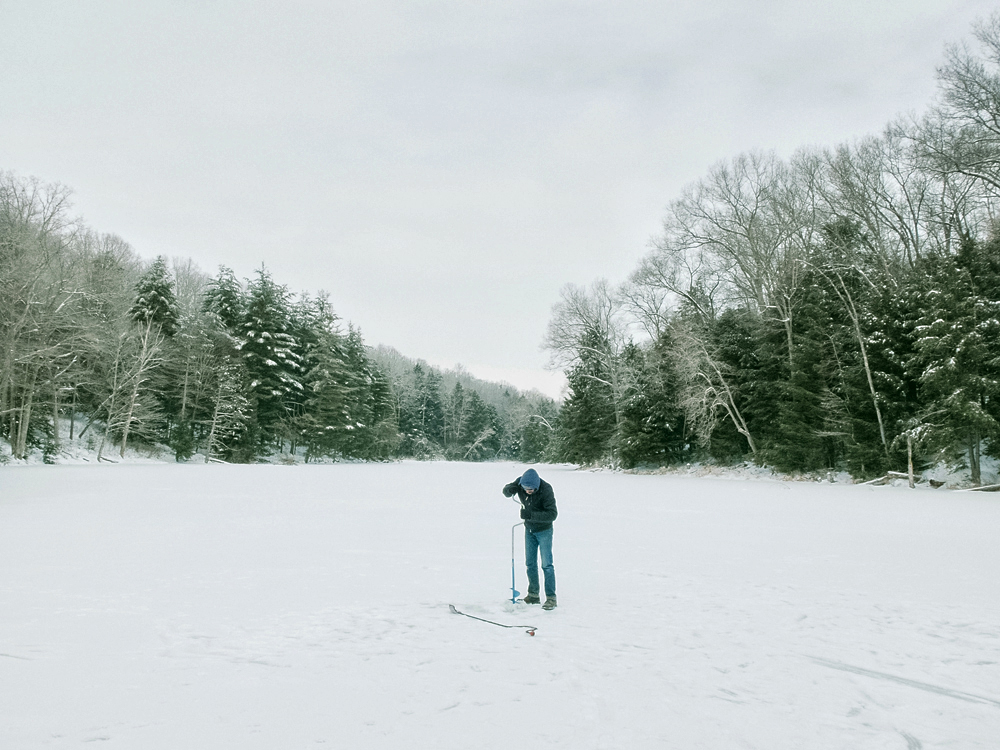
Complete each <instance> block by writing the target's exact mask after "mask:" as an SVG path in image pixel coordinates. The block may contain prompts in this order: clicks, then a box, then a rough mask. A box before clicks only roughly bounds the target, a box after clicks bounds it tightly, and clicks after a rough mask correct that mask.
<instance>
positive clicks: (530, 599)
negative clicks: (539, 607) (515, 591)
mask: <svg viewBox="0 0 1000 750" xmlns="http://www.w3.org/2000/svg"><path fill="white" fill-rule="evenodd" d="M540 601H542V600H541V599H539V598H538V594H532V593H531V592H530V591H529V592H528V593H527V594H526V595H525V597H524V603H525V604H538V603H539V602H540Z"/></svg>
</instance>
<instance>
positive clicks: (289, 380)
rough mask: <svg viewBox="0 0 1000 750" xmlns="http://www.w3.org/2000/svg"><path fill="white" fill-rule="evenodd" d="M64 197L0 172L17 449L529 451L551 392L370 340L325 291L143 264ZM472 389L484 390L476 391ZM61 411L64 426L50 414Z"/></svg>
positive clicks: (187, 453)
mask: <svg viewBox="0 0 1000 750" xmlns="http://www.w3.org/2000/svg"><path fill="white" fill-rule="evenodd" d="M68 210H69V201H68V191H67V190H66V189H65V188H63V187H61V186H58V185H46V184H42V183H41V182H39V181H37V180H32V179H20V178H18V177H16V176H14V175H11V174H0V356H2V360H0V437H2V438H3V439H4V440H6V441H7V442H8V443H9V445H10V449H11V453H12V455H13V456H14V457H15V458H25V457H26V456H27V455H28V454H29V453H30V452H31V451H33V450H41V451H42V453H43V455H44V457H45V459H46V460H47V461H54V460H55V458H56V457H57V456H58V454H59V452H60V450H61V449H62V448H61V443H62V441H63V440H65V439H67V438H68V439H70V440H73V439H77V440H79V439H80V438H83V437H84V436H88V437H87V438H86V439H87V440H88V441H90V443H91V444H92V445H93V446H94V448H95V449H96V450H97V452H98V456H99V458H106V457H107V456H108V455H109V454H110V453H111V452H112V451H114V452H117V453H118V454H119V455H120V456H124V455H125V451H126V448H127V447H128V446H129V445H131V444H135V443H136V442H139V443H144V444H147V445H151V444H159V445H166V446H169V447H170V448H171V449H172V450H173V452H174V453H175V455H176V457H177V458H178V460H184V459H187V458H189V457H191V456H192V455H194V454H195V453H196V452H199V453H201V454H202V455H204V456H205V457H206V458H208V459H218V460H224V461H233V462H250V461H256V460H259V459H261V458H265V457H268V456H273V455H275V454H293V455H298V456H301V457H303V458H304V459H305V460H307V461H312V460H318V459H322V458H334V459H342V458H354V459H368V460H383V459H389V458H395V457H406V456H413V457H419V458H432V457H446V458H452V459H460V460H484V459H491V458H497V457H505V458H523V459H524V460H537V459H538V457H540V456H541V455H542V453H543V452H544V451H545V449H546V448H547V445H548V436H549V432H550V430H549V429H548V428H547V427H546V426H545V425H547V424H549V423H550V420H551V419H552V418H553V416H554V412H555V411H556V406H555V404H554V403H553V402H552V401H551V400H549V399H546V398H544V397H542V396H540V395H537V394H529V395H525V394H522V393H520V392H518V391H517V390H516V389H514V388H511V387H505V386H497V385H494V384H487V383H484V382H483V381H478V380H476V379H474V378H471V377H468V376H465V377H464V378H462V379H461V380H456V381H455V382H454V384H453V385H452V387H451V388H450V390H445V389H444V388H443V387H442V384H443V383H444V382H445V381H446V379H448V378H449V377H452V376H450V375H449V374H447V373H446V374H442V373H440V372H439V371H438V370H436V369H434V368H431V367H428V366H426V365H424V364H421V363H418V362H412V361H409V360H405V358H402V357H400V356H399V355H398V354H396V355H394V356H389V354H388V353H387V352H384V351H383V352H381V353H377V352H374V353H373V352H372V351H371V350H370V349H369V348H368V347H366V346H365V344H364V342H363V340H362V337H361V334H360V332H359V331H357V330H356V329H354V328H353V327H351V326H347V327H346V329H345V328H344V326H343V325H342V324H341V321H340V320H339V319H338V317H337V315H336V314H335V313H334V311H333V308H332V306H331V303H330V301H329V299H328V297H327V296H326V295H324V294H320V295H317V296H311V295H308V294H301V295H297V296H296V295H293V294H291V293H290V292H289V290H288V289H287V287H285V286H283V285H281V284H279V283H277V282H276V281H275V280H274V279H273V278H272V277H271V274H270V273H269V272H268V271H267V270H266V269H265V268H264V267H261V268H260V269H259V270H258V271H257V272H256V273H255V274H254V276H253V278H251V279H248V280H243V281H240V280H239V279H237V278H236V277H235V275H234V274H233V272H232V271H231V270H230V269H227V268H221V269H220V270H219V273H218V274H217V275H216V276H214V277H209V276H207V275H205V274H203V273H201V272H200V271H199V270H198V269H197V268H196V267H195V266H194V265H193V264H192V263H190V262H182V263H176V262H175V263H174V264H173V265H172V267H171V265H170V264H168V263H167V261H166V259H165V258H162V257H161V258H157V259H155V260H154V261H152V262H151V263H144V262H143V261H142V260H141V259H140V258H139V257H138V255H137V254H136V253H135V252H134V250H133V249H132V248H131V247H130V246H129V245H128V244H127V243H126V242H124V241H123V240H122V239H121V238H119V237H116V236H114V235H108V234H99V233H96V232H94V231H92V230H89V229H87V228H86V227H85V226H82V225H80V224H79V223H78V222H75V221H72V220H71V219H70V218H69V214H68ZM483 394H485V395H486V398H484V397H483ZM67 422H68V424H66V423H67Z"/></svg>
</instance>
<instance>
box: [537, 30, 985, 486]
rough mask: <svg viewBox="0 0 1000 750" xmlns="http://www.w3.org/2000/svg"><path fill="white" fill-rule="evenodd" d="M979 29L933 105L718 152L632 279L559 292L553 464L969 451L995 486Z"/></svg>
mask: <svg viewBox="0 0 1000 750" xmlns="http://www.w3.org/2000/svg"><path fill="white" fill-rule="evenodd" d="M974 35H975V40H976V42H977V46H976V47H974V48H970V47H968V46H966V45H956V46H954V47H951V48H949V49H948V50H947V56H946V62H945V64H944V65H943V66H942V67H941V68H940V69H939V83H940V96H939V99H938V101H937V102H935V103H934V105H933V106H932V107H931V108H930V109H929V111H928V112H927V113H926V114H925V115H923V116H921V117H915V116H913V117H908V118H901V119H898V120H897V121H895V122H893V123H891V124H890V125H889V126H887V127H886V129H885V131H884V132H883V133H882V134H881V135H879V136H873V137H869V138H865V139H862V140H860V141H858V142H856V143H851V144H845V145H841V146H838V147H836V148H828V149H817V148H807V149H802V150H800V151H798V152H797V153H795V154H794V155H793V156H792V157H791V158H789V159H781V158H779V157H777V156H776V155H774V154H772V153H757V152H754V153H748V154H743V155H740V156H738V157H736V158H734V159H731V160H729V161H726V162H724V163H721V164H718V165H717V166H716V167H714V168H713V169H712V170H711V171H710V172H709V173H708V174H707V175H706V176H705V177H703V178H702V179H700V180H698V181H697V182H696V183H695V184H693V185H691V186H690V187H689V188H687V189H686V190H685V191H684V192H683V194H682V195H681V196H680V197H679V198H677V199H676V200H675V201H673V202H672V204H671V205H670V207H669V209H668V212H667V215H666V218H665V220H664V225H663V231H662V233H661V234H660V235H659V236H658V238H657V239H656V241H655V244H654V246H653V248H652V250H651V251H650V252H649V253H648V255H647V256H646V257H645V258H644V259H643V261H642V262H641V263H640V265H639V267H638V268H636V269H635V271H634V273H633V274H632V275H631V277H630V278H629V280H628V281H627V283H625V284H623V285H621V286H620V287H618V288H612V287H611V286H610V285H609V284H608V283H607V282H604V281H598V282H595V283H594V284H593V285H592V286H591V287H590V288H589V289H582V288H579V287H574V286H569V287H566V288H565V289H564V290H563V293H562V299H561V301H560V302H559V303H558V304H557V305H556V307H555V308H554V311H553V315H552V318H551V320H550V324H549V331H548V336H547V341H546V343H547V346H548V347H549V349H550V350H551V352H552V353H553V355H554V358H555V360H556V361H557V362H559V363H561V364H562V365H563V366H564V367H565V368H566V372H567V376H568V378H569V383H570V395H569V398H568V400H567V401H566V403H565V404H564V406H563V408H562V412H561V415H560V419H559V422H558V425H557V430H556V434H555V440H554V442H553V456H554V457H555V458H558V459H562V460H569V461H575V462H581V463H595V462H610V463H613V464H618V465H624V466H635V465H640V464H667V463H672V462H678V461H688V460H692V459H695V458H703V457H709V456H711V457H714V458H717V459H720V460H741V459H749V460H753V461H756V462H759V463H766V464H769V465H773V466H776V467H778V468H780V469H783V470H788V471H795V470H798V471H815V470H819V469H824V468H846V469H848V470H849V471H850V472H851V473H852V474H854V475H855V476H874V475H878V474H881V473H883V472H885V471H886V470H887V469H904V470H905V469H906V468H907V464H908V462H909V461H910V460H911V459H912V460H914V461H916V462H917V463H918V464H919V463H920V462H921V461H925V462H929V461H936V460H940V459H951V460H955V459H961V460H964V461H965V462H967V464H968V467H969V469H970V472H971V478H972V480H973V482H975V483H980V482H981V463H980V459H981V451H985V452H987V453H991V454H992V455H997V454H998V453H1000V322H998V321H1000V234H998V225H997V223H996V222H997V210H998V208H1000V204H998V191H1000V15H997V16H994V17H993V18H992V19H990V20H989V21H987V22H984V23H981V24H979V25H977V26H976V28H975V31H974ZM636 330H642V331H643V332H644V335H643V336H641V337H637V336H635V335H634V333H635V331H636ZM918 468H919V467H918Z"/></svg>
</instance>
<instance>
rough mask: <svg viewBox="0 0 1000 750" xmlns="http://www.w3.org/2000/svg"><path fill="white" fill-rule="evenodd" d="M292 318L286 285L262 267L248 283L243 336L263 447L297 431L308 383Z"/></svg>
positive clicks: (291, 436) (259, 438)
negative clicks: (296, 415) (299, 408)
mask: <svg viewBox="0 0 1000 750" xmlns="http://www.w3.org/2000/svg"><path fill="white" fill-rule="evenodd" d="M290 318H291V311H290V295H289V293H288V290H287V289H286V288H285V287H284V286H280V285H278V284H276V283H275V282H274V281H273V280H272V279H271V275H270V273H268V272H267V270H266V269H264V268H263V267H261V268H260V270H258V271H257V276H256V278H255V279H253V280H252V281H251V282H250V283H249V285H248V295H247V307H246V311H245V313H244V316H243V320H242V322H241V325H240V331H239V333H240V336H239V338H240V340H241V343H242V348H241V352H242V355H243V362H244V365H245V366H246V369H247V372H248V373H249V375H250V393H251V397H252V400H253V403H254V406H255V421H256V426H257V428H258V429H259V434H258V436H257V437H258V440H259V441H260V443H261V446H262V447H264V446H268V445H272V446H277V445H280V443H281V442H282V441H283V440H285V439H292V438H293V437H294V435H293V428H292V418H293V417H294V407H295V405H296V404H297V403H298V402H299V400H300V399H301V397H302V394H303V390H304V388H303V385H302V382H301V377H302V363H301V355H300V354H299V353H298V351H297V349H298V344H297V342H296V340H295V337H294V336H293V335H292V334H291V333H290V330H289V329H290V327H291V320H290Z"/></svg>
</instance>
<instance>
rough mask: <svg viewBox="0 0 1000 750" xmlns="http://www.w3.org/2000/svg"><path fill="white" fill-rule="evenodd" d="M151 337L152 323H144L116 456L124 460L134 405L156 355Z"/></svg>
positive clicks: (137, 400)
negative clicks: (120, 442) (144, 328)
mask: <svg viewBox="0 0 1000 750" xmlns="http://www.w3.org/2000/svg"><path fill="white" fill-rule="evenodd" d="M152 335H153V321H152V320H149V321H147V322H146V330H145V331H143V334H142V349H141V350H140V352H139V360H138V362H137V363H136V371H135V375H133V378H132V392H131V393H130V395H129V400H128V405H127V406H126V407H125V419H124V421H123V424H122V447H121V450H120V451H119V452H118V455H119V456H121V457H122V458H125V446H126V444H127V443H128V436H129V432H130V431H131V428H132V421H133V417H134V416H135V410H136V405H137V404H138V402H139V391H140V390H141V389H142V386H143V384H144V383H145V382H146V374H147V372H148V371H149V370H150V369H151V368H152V367H153V356H154V354H155V353H156V348H157V347H156V344H155V343H150V337H151V336H152Z"/></svg>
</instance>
